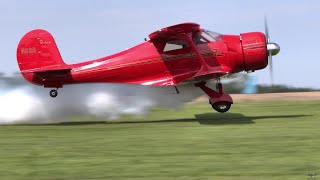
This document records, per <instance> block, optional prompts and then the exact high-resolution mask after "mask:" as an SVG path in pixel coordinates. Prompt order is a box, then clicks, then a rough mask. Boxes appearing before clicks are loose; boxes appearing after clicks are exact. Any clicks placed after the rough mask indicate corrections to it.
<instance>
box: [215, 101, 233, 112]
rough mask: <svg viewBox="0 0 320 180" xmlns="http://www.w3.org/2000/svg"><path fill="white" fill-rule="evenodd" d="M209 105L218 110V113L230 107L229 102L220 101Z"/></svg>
mask: <svg viewBox="0 0 320 180" xmlns="http://www.w3.org/2000/svg"><path fill="white" fill-rule="evenodd" d="M211 106H212V108H213V109H214V110H216V111H218V112H219V113H225V112H227V111H229V109H230V108H231V103H230V102H223V101H220V102H216V103H214V104H211Z"/></svg>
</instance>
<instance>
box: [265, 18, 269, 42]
mask: <svg viewBox="0 0 320 180" xmlns="http://www.w3.org/2000/svg"><path fill="white" fill-rule="evenodd" d="M264 31H265V33H266V41H267V44H268V43H269V42H270V36H269V26H268V20H267V16H264Z"/></svg>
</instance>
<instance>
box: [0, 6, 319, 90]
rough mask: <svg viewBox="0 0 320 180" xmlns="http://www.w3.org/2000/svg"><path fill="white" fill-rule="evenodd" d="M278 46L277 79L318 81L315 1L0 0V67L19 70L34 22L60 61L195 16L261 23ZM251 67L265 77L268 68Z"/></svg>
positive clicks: (229, 23) (209, 21)
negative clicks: (21, 45) (49, 37)
mask: <svg viewBox="0 0 320 180" xmlns="http://www.w3.org/2000/svg"><path fill="white" fill-rule="evenodd" d="M264 14H267V16H268V21H269V28H270V34H271V40H272V41H275V42H277V43H278V44H280V46H281V52H280V54H279V55H277V56H275V57H274V59H273V60H274V61H273V64H274V75H275V83H276V84H286V85H290V86H296V87H302V86H305V87H315V88H320V78H318V77H319V74H318V72H319V69H320V49H319V45H318V44H319V43H320V36H319V33H320V1H317V0H305V1H297V0H292V1H285V0H284V1H277V0H269V1H265V0H264V1H259V0H241V1H236V0H233V1H232V0H223V1H221V0H220V1H215V0H197V1H194V0H176V1H172V0H171V1H169V0H162V1H148V0H135V1H121V0H92V1H79V0H68V1H63V0H55V1H51V0H28V1H21V0H19V1H18V0H0V22H1V33H0V55H1V58H0V59H1V61H0V62H1V65H0V71H1V72H6V73H12V72H16V71H18V66H17V64H16V57H15V56H16V47H17V44H18V42H19V40H20V39H21V37H22V36H23V35H24V34H25V33H26V32H28V31H30V30H32V29H35V28H42V29H46V30H48V31H49V32H51V33H52V34H53V36H54V37H55V39H56V42H57V44H58V46H59V49H60V52H61V54H62V56H63V59H64V61H65V62H66V63H76V62H82V61H86V60H89V59H96V58H99V57H102V56H105V55H109V54H112V53H115V52H118V51H121V50H123V49H126V48H128V47H131V46H134V45H136V44H138V43H140V42H142V41H143V38H144V37H147V36H148V34H149V33H151V32H153V31H155V30H157V29H159V28H162V27H165V26H168V25H173V24H176V23H181V22H197V23H199V24H201V26H202V27H205V28H207V29H210V30H213V31H217V32H220V33H223V34H240V33H242V32H248V31H264V23H263V19H264ZM252 75H255V76H257V78H258V83H259V84H268V83H270V78H269V71H268V69H267V68H266V69H264V70H261V71H257V72H255V73H253V74H252Z"/></svg>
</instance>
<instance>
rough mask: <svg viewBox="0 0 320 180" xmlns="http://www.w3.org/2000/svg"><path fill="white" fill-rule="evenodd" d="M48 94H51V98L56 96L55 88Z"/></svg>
mask: <svg viewBox="0 0 320 180" xmlns="http://www.w3.org/2000/svg"><path fill="white" fill-rule="evenodd" d="M50 96H51V97H52V98H55V97H57V96H58V91H57V90H55V89H53V90H51V91H50Z"/></svg>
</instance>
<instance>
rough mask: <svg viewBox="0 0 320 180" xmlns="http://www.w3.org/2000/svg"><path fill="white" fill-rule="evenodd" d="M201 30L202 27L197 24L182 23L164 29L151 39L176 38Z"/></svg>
mask: <svg viewBox="0 0 320 180" xmlns="http://www.w3.org/2000/svg"><path fill="white" fill-rule="evenodd" d="M199 30H200V25H199V24H196V23H182V24H177V25H173V26H169V27H166V28H162V29H160V30H158V31H155V32H153V33H151V34H150V35H149V38H150V39H151V40H152V41H153V40H160V39H169V38H174V37H177V36H179V35H182V34H188V33H191V32H196V31H199Z"/></svg>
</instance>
